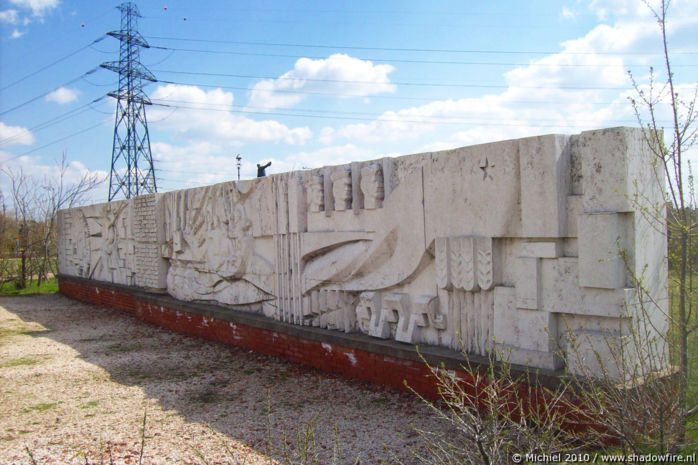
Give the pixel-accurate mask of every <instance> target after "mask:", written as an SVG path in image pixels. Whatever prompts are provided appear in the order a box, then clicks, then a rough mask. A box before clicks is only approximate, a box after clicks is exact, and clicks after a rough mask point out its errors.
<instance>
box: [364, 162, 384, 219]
mask: <svg viewBox="0 0 698 465" xmlns="http://www.w3.org/2000/svg"><path fill="white" fill-rule="evenodd" d="M361 192H363V194H364V208H365V209H366V210H374V209H376V208H381V207H382V206H383V196H384V193H385V190H384V188H383V169H382V168H381V167H380V165H378V164H377V163H372V164H370V165H368V166H364V167H363V168H361Z"/></svg>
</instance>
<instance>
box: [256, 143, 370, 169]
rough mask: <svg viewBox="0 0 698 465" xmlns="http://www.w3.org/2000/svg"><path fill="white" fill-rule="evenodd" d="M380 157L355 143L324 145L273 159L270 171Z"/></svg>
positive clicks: (339, 163)
mask: <svg viewBox="0 0 698 465" xmlns="http://www.w3.org/2000/svg"><path fill="white" fill-rule="evenodd" d="M371 158H378V155H376V153H375V152H374V151H373V150H371V149H367V148H360V147H357V146H355V145H354V144H344V145H336V146H331V147H323V148H321V149H318V150H313V151H308V152H305V151H304V152H297V153H294V154H291V155H289V156H287V157H286V158H284V159H283V160H280V159H272V165H271V167H270V168H269V169H268V170H267V172H268V173H281V172H285V171H293V170H301V169H308V168H319V167H321V166H327V165H341V164H344V163H349V162H352V161H359V160H370V159H371Z"/></svg>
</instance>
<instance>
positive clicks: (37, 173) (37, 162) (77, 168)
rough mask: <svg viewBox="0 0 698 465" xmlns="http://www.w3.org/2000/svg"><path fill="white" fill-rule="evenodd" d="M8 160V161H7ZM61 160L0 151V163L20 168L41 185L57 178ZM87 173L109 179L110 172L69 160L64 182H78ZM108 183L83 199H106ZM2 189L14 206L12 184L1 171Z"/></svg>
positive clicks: (9, 204)
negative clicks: (49, 159) (15, 154)
mask: <svg viewBox="0 0 698 465" xmlns="http://www.w3.org/2000/svg"><path fill="white" fill-rule="evenodd" d="M6 160H7V161H6ZM59 161H60V160H54V161H52V162H49V163H48V164H47V163H46V162H45V161H43V160H42V159H41V158H40V157H32V156H26V155H25V156H21V157H15V156H13V154H11V153H9V152H3V151H0V165H1V166H3V168H5V169H7V170H9V171H12V172H14V173H18V172H19V171H20V170H21V171H22V172H23V173H24V174H25V175H27V176H31V177H32V178H34V179H36V180H38V181H39V183H40V185H41V184H44V185H45V183H44V182H43V181H44V180H45V181H47V182H52V181H55V180H56V173H57V167H58V165H59ZM87 175H95V176H96V177H97V179H98V180H100V181H101V180H105V179H107V175H108V173H107V172H106V171H103V170H90V169H88V168H87V167H85V165H83V164H82V163H81V162H79V161H68V167H67V169H66V171H65V174H64V178H63V181H64V184H65V185H66V186H70V185H74V184H76V183H77V182H78V181H79V180H80V178H82V177H83V176H87ZM108 185H109V184H108V183H104V182H103V183H102V184H101V185H100V186H98V187H97V188H96V189H95V190H93V191H92V192H90V193H88V194H87V195H86V196H85V198H84V199H83V200H84V201H85V203H87V204H90V203H97V202H104V201H106V197H107V187H108ZM0 191H2V192H3V193H5V202H6V204H7V207H8V208H12V205H11V202H12V200H11V198H10V196H9V192H11V184H10V180H9V178H8V177H7V175H5V174H2V173H0Z"/></svg>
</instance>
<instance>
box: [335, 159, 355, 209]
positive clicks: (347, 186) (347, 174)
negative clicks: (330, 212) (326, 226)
mask: <svg viewBox="0 0 698 465" xmlns="http://www.w3.org/2000/svg"><path fill="white" fill-rule="evenodd" d="M331 178H332V194H333V195H334V209H335V210H336V211H344V210H349V209H351V198H352V196H351V169H349V168H347V167H342V168H338V169H336V170H334V171H333V172H332V176H331Z"/></svg>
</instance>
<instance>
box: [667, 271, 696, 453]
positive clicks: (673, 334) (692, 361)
mask: <svg viewBox="0 0 698 465" xmlns="http://www.w3.org/2000/svg"><path fill="white" fill-rule="evenodd" d="M687 280H689V281H690V284H689V288H688V292H687V294H686V297H687V302H686V308H687V310H688V309H690V310H689V311H690V312H691V317H690V321H689V322H688V326H689V328H690V327H694V326H695V325H696V324H698V315H696V313H697V312H698V292H696V287H697V286H698V274H693V275H692V276H688V277H687ZM678 288H679V286H678V274H677V273H676V272H674V271H671V272H669V301H670V302H671V313H672V317H673V318H677V317H678V306H679V289H678ZM691 288H692V289H691ZM674 323H675V322H674ZM677 333H678V331H677V328H676V324H673V325H672V326H671V327H670V333H669V341H670V344H671V349H670V350H671V362H672V364H674V365H676V366H678V356H679V354H678V353H677V350H676V348H677V345H678V334H677ZM696 348H698V331H696V330H694V331H693V332H692V333H690V334H689V335H688V404H689V408H690V407H691V406H692V405H696V404H698V351H697V350H696ZM686 429H687V431H686V435H687V439H688V443H689V444H693V445H694V446H695V444H698V416H694V417H693V418H692V419H690V420H689V421H688V424H687V425H686ZM692 450H693V449H692Z"/></svg>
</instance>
